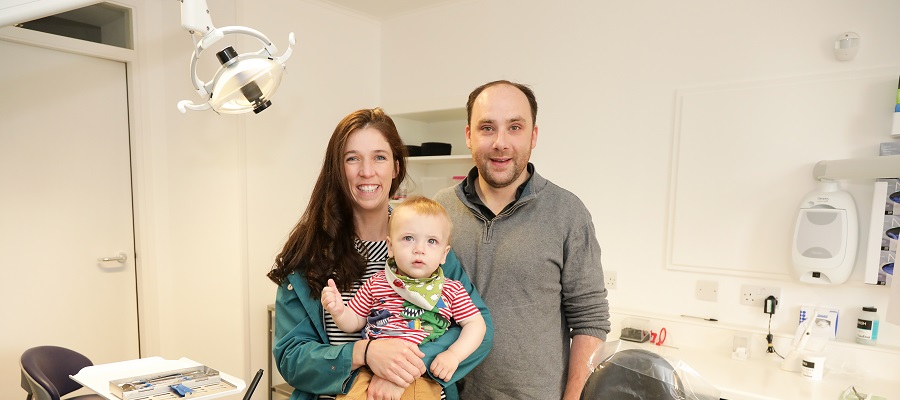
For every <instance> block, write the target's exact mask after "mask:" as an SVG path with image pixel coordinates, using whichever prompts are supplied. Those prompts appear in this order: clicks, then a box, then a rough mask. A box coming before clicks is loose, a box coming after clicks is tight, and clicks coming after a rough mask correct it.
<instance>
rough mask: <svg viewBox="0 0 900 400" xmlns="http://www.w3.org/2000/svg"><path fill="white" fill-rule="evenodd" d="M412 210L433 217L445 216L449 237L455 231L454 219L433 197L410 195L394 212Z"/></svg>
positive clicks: (391, 224) (395, 207)
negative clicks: (451, 218) (452, 219)
mask: <svg viewBox="0 0 900 400" xmlns="http://www.w3.org/2000/svg"><path fill="white" fill-rule="evenodd" d="M402 210H406V211H411V212H413V213H416V214H417V215H428V216H433V217H443V218H442V219H443V220H444V221H446V223H447V227H448V229H447V233H448V237H449V234H450V233H451V232H453V221H451V220H450V214H447V210H445V209H444V206H442V205H441V203H438V202H436V201H434V200H432V199H429V198H427V197H425V196H410V197H407V198H406V199H405V200H403V202H402V203H400V204H398V205H396V206H394V214H396V213H397V212H398V211H402ZM393 221H394V219H393V218H391V223H390V226H391V227H393Z"/></svg>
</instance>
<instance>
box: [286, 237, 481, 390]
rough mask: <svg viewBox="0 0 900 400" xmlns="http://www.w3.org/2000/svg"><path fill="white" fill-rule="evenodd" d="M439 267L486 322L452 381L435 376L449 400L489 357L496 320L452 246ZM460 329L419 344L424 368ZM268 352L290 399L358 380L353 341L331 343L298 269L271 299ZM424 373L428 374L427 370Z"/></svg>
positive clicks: (317, 303) (344, 387) (320, 312)
mask: <svg viewBox="0 0 900 400" xmlns="http://www.w3.org/2000/svg"><path fill="white" fill-rule="evenodd" d="M442 268H443V270H444V276H445V277H447V278H450V279H455V280H457V281H460V283H462V285H463V287H465V288H466V291H467V292H469V293H470V294H471V296H472V302H473V303H474V304H475V306H476V307H478V309H479V310H481V315H482V316H483V317H484V322H485V324H486V325H487V330H486V332H485V334H484V340H482V341H481V345H480V346H479V347H478V349H477V350H475V352H474V353H472V355H470V356H469V357H468V358H466V359H465V360H463V361H462V362H461V363H460V364H459V367H458V368H457V369H456V372H455V373H454V374H453V377H452V378H451V379H450V382H444V381H442V380H440V379H435V380H436V381H437V382H438V383H440V384H441V385H443V386H444V393H445V394H446V396H447V399H448V400H457V399H458V398H459V394H458V393H457V390H456V381H458V380H459V379H460V378H461V377H463V376H465V375H466V374H468V373H469V372H470V371H472V369H473V368H475V366H477V365H478V364H479V363H481V361H483V360H484V358H485V357H487V355H488V353H489V352H490V351H491V346H492V345H493V341H494V324H493V322H492V321H491V314H490V312H489V311H488V309H487V307H486V306H485V305H484V301H483V300H482V299H481V295H479V294H478V291H477V290H475V287H474V286H472V282H471V281H470V280H469V277H468V275H466V273H465V272H464V271H463V269H462V267H460V265H459V260H458V259H457V258H456V254H455V253H454V252H453V251H452V250H451V251H450V254H448V255H447V262H446V263H444V265H442ZM461 329H462V328H460V327H459V326H458V325H455V324H454V326H453V327H451V329H448V330H447V332H446V333H444V335H443V336H441V337H440V338H438V339H437V340H436V341H433V342H428V343H425V344H423V345H421V346H419V349H421V350H422V352H423V353H425V358H424V359H423V361H424V362H425V367H426V368H427V367H429V366H430V365H431V362H432V361H434V357H435V356H437V355H438V353H440V352H442V351H444V350H446V349H447V348H449V347H450V345H451V344H453V342H454V341H456V338H458V337H459V333H460V331H461ZM272 354H273V355H274V357H275V364H276V365H277V367H278V371H279V372H281V376H282V377H284V379H285V381H287V383H288V384H290V385H291V386H292V387H294V388H295V390H294V393H293V394H292V395H291V400H309V399H315V398H316V397H317V396H318V394H340V393H347V391H348V390H349V389H350V386H351V385H352V384H353V380H354V379H355V378H356V371H355V370H351V369H350V368H351V364H352V357H353V343H348V344H343V345H337V346H332V345H330V344H329V342H328V336H327V335H326V334H325V325H324V314H323V309H322V303H321V301H320V299H319V298H313V297H311V296H310V289H309V285H308V284H307V283H306V278H305V277H303V276H301V275H300V274H299V273H297V272H294V273H291V274H290V275H288V277H287V280H286V281H285V282H284V283H282V284H281V286H279V287H278V293H277V295H276V300H275V345H274V347H273V348H272ZM270 372H271V371H270ZM428 374H429V375H431V371H430V370H429V371H428ZM432 378H434V376H432Z"/></svg>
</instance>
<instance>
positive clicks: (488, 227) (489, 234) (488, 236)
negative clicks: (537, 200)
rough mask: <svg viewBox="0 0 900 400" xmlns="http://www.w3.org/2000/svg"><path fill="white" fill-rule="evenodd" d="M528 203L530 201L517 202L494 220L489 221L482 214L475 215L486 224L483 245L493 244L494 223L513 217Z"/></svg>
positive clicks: (482, 239) (482, 236)
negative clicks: (514, 212)
mask: <svg viewBox="0 0 900 400" xmlns="http://www.w3.org/2000/svg"><path fill="white" fill-rule="evenodd" d="M527 202H528V201H524V202H517V203H516V204H513V206H512V207H510V208H509V209H507V210H505V211H501V212H500V214H497V215H496V216H494V218H493V219H487V217H485V216H484V215H482V214H481V213H480V212H477V213H475V215H476V216H478V218H479V219H481V220H482V221H483V222H484V229H483V231H482V232H481V243H482V244H491V237H492V236H493V234H494V231H493V230H492V229H491V228H492V227H493V226H494V221H496V220H498V219H500V218H505V217H508V216H510V215H512V213H513V211H516V210H517V209H518V208H519V207H522V205H524V204H525V203H527Z"/></svg>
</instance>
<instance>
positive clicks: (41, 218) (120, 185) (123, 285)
mask: <svg viewBox="0 0 900 400" xmlns="http://www.w3.org/2000/svg"><path fill="white" fill-rule="evenodd" d="M0 58H2V60H3V62H0V268H2V271H3V278H2V279H0V321H2V322H0V325H2V327H3V329H2V330H0V398H2V399H17V398H24V396H25V392H24V391H23V390H22V389H21V388H20V385H19V368H18V360H19V357H20V355H21V354H22V352H23V351H24V350H25V349H27V348H29V347H33V346H39V345H58V346H63V347H68V348H71V349H74V350H76V351H78V352H80V353H82V354H84V355H86V356H87V357H88V358H90V359H91V360H92V361H93V362H94V363H95V364H100V363H107V362H114V361H121V360H128V359H134V358H138V357H139V353H138V348H139V347H138V319H137V295H136V274H135V263H134V231H133V220H132V201H131V162H130V146H129V130H128V102H127V92H126V91H127V85H126V76H125V72H126V70H125V64H124V63H122V62H117V61H110V60H105V59H99V58H94V57H89V56H82V55H76V54H71V53H66V52H62V51H56V50H48V49H44V48H39V47H33V46H27V45H22V44H18V43H12V42H7V41H2V40H0ZM120 252H121V253H124V254H125V255H126V256H127V259H126V261H125V262H124V263H120V262H117V261H108V262H100V261H98V258H101V257H111V256H117V255H118V254H119V253H120Z"/></svg>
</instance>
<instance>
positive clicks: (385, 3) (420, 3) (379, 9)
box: [325, 0, 456, 20]
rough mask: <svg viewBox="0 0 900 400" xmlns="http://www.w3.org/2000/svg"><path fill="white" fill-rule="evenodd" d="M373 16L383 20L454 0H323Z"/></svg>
mask: <svg viewBox="0 0 900 400" xmlns="http://www.w3.org/2000/svg"><path fill="white" fill-rule="evenodd" d="M325 1H326V2H328V3H332V4H336V5H338V6H341V7H344V8H349V9H351V10H354V11H357V12H360V13H363V14H366V15H368V16H371V17H373V18H376V19H379V20H384V19H388V18H391V17H394V16H397V15H401V14H405V13H408V12H410V11H414V10H418V9H422V8H428V7H431V6H435V5H438V4H443V3H449V2H452V1H456V0H325Z"/></svg>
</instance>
